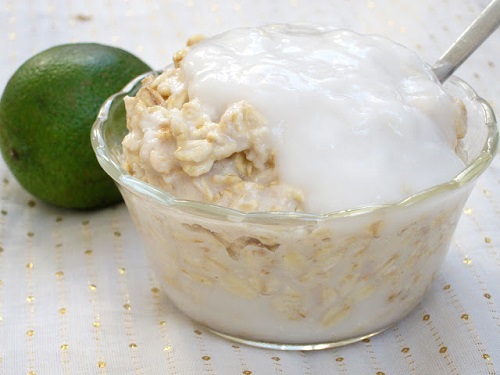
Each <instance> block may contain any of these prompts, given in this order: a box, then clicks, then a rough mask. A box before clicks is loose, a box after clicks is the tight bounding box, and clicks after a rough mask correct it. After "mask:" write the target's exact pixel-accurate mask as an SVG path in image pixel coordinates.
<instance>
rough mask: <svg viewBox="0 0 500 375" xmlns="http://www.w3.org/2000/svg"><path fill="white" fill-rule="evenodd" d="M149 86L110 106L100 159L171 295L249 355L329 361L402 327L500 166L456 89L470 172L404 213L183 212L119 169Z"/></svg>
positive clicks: (100, 135) (487, 117) (98, 145)
mask: <svg viewBox="0 0 500 375" xmlns="http://www.w3.org/2000/svg"><path fill="white" fill-rule="evenodd" d="M159 73H160V72H158V71H155V72H151V73H148V74H154V75H157V74H159ZM146 75H147V74H146ZM146 75H143V76H140V77H137V78H136V79H134V80H133V81H132V82H130V83H129V84H128V85H127V86H126V87H125V88H124V89H123V91H121V92H119V93H117V94H115V95H113V96H111V97H110V98H109V99H108V100H107V101H106V102H105V103H104V104H103V106H102V108H101V110H100V112H99V114H98V117H97V120H96V122H95V124H94V126H93V129H92V135H91V137H92V145H93V148H94V150H95V153H96V155H97V159H98V161H99V163H100V164H101V166H102V168H103V169H104V170H105V171H106V172H107V173H108V174H109V175H110V176H111V177H112V178H113V179H114V180H115V181H116V183H117V185H118V187H119V189H120V191H121V193H122V195H123V198H124V201H125V203H126V205H127V207H128V210H129V212H130V215H131V217H132V219H133V221H134V223H135V225H136V226H137V229H138V231H139V232H140V233H141V235H142V237H143V240H144V243H145V251H146V254H147V257H148V258H149V260H150V263H151V266H152V268H153V269H154V271H155V274H156V276H157V277H158V279H159V280H161V283H162V286H163V290H164V292H165V293H166V295H167V296H168V297H169V298H170V300H171V301H172V302H173V303H174V304H175V305H176V306H177V307H178V308H179V309H180V310H181V311H183V312H184V313H185V314H186V315H187V316H189V317H190V318H191V319H193V320H194V321H196V322H198V323H200V324H202V325H204V326H205V327H207V328H208V329H209V330H211V331H212V332H214V333H217V334H219V335H221V336H223V337H226V338H229V339H232V340H234V341H237V342H240V343H246V344H250V345H254V346H260V347H266V348H274V349H287V350H316V349H325V348H330V347H335V346H340V345H345V344H348V343H352V342H355V341H358V340H362V339H364V338H367V337H370V336H373V335H375V334H377V333H379V332H381V331H383V330H385V329H387V328H388V327H390V326H392V325H393V324H395V323H397V322H398V321H400V320H401V319H402V318H403V317H405V315H407V314H408V313H409V312H411V311H412V310H413V309H414V308H415V307H416V306H417V305H418V304H419V303H420V302H421V301H422V299H423V297H424V295H425V294H426V291H427V290H428V289H429V286H430V285H431V283H432V282H433V280H434V278H435V277H436V274H437V272H438V271H439V269H440V266H441V265H442V263H443V260H444V258H445V255H446V253H447V251H448V248H449V245H450V241H451V238H452V236H453V233H454V231H455V228H456V225H457V222H458V220H459V218H460V215H461V213H462V210H463V206H464V204H465V202H466V200H467V198H468V196H469V194H470V192H471V190H472V188H473V186H474V183H475V181H476V179H477V178H478V177H479V176H480V175H481V173H483V172H484V171H485V169H486V168H487V167H488V165H489V164H490V162H491V161H492V159H493V157H494V156H495V154H496V149H497V143H498V132H497V127H496V121H495V116H494V113H493V111H492V109H491V107H490V106H489V105H488V104H487V103H486V102H485V101H484V100H483V99H481V98H479V97H478V96H477V95H476V93H475V92H474V91H473V89H472V88H471V87H470V86H469V85H468V84H466V83H465V82H463V81H462V80H460V79H458V78H456V77H451V78H450V79H449V80H448V81H447V83H446V85H445V86H446V88H447V91H448V92H450V93H452V94H453V95H455V96H458V97H459V98H461V99H462V100H463V101H464V103H465V104H466V107H467V110H468V117H469V119H468V120H469V129H468V133H467V136H466V137H465V138H464V139H463V140H461V145H460V148H461V153H462V156H463V158H464V160H465V161H466V167H465V169H464V170H463V171H462V172H461V173H459V174H458V175H457V176H456V177H455V178H453V179H452V180H450V181H448V182H446V183H444V184H441V185H438V186H434V187H431V188H429V189H427V190H425V191H422V192H419V193H418V194H415V195H412V196H410V197H408V198H406V199H404V200H402V201H400V202H398V203H396V204H388V205H379V206H374V207H365V208H361V209H353V210H346V211H342V212H333V213H329V214H321V215H314V214H303V213H285V212H282V213H272V212H258V213H242V212H238V211H235V210H231V209H228V208H224V207H219V206H214V205H209V204H204V203H200V202H193V201H186V200H179V199H176V198H175V197H173V196H171V195H169V194H167V193H165V192H163V191H160V190H159V189H157V188H155V187H153V186H151V185H149V184H147V183H145V182H142V181H140V180H138V179H136V178H134V177H132V176H130V175H129V174H128V173H127V172H126V171H125V170H124V169H123V168H122V167H121V152H122V148H121V141H122V139H123V137H124V136H125V134H126V133H127V129H126V114H125V107H124V103H123V98H124V96H126V95H131V96H133V95H134V94H135V93H136V92H137V91H138V89H139V88H140V86H141V80H142V79H143V78H144V77H145V76H146Z"/></svg>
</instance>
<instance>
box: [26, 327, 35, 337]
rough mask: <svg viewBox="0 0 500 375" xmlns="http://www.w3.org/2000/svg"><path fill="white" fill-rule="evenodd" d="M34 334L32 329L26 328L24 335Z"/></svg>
mask: <svg viewBox="0 0 500 375" xmlns="http://www.w3.org/2000/svg"><path fill="white" fill-rule="evenodd" d="M34 334H35V331H33V330H32V329H28V330H27V331H26V335H27V336H33V335H34Z"/></svg>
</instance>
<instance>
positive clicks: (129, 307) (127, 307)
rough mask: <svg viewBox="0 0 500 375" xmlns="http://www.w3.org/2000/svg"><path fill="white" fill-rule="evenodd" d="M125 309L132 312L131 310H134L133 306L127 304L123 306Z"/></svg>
mask: <svg viewBox="0 0 500 375" xmlns="http://www.w3.org/2000/svg"><path fill="white" fill-rule="evenodd" d="M123 308H124V309H125V310H131V309H132V306H130V304H128V303H126V304H124V305H123Z"/></svg>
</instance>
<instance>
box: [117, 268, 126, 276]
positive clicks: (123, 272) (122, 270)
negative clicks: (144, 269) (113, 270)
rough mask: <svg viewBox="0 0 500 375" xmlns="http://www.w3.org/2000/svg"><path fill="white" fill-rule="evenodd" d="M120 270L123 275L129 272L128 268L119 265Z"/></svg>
mask: <svg viewBox="0 0 500 375" xmlns="http://www.w3.org/2000/svg"><path fill="white" fill-rule="evenodd" d="M118 272H119V273H120V275H123V274H125V273H126V272H127V270H126V269H125V267H119V268H118Z"/></svg>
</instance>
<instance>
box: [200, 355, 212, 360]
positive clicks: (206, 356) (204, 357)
mask: <svg viewBox="0 0 500 375" xmlns="http://www.w3.org/2000/svg"><path fill="white" fill-rule="evenodd" d="M201 359H203V360H204V361H210V359H211V358H210V356H208V355H204V356H203V357H201Z"/></svg>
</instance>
